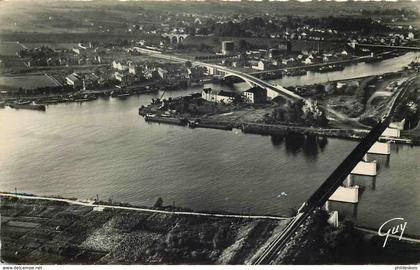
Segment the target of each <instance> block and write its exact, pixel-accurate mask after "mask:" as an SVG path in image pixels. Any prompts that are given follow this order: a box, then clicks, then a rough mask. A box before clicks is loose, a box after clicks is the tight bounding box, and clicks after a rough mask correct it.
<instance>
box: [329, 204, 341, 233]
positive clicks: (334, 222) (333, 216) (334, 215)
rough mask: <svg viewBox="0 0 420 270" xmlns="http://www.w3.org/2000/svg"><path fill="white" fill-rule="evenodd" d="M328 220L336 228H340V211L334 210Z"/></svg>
mask: <svg viewBox="0 0 420 270" xmlns="http://www.w3.org/2000/svg"><path fill="white" fill-rule="evenodd" d="M327 203H328V202H327ZM327 222H328V224H330V225H331V226H333V227H334V228H338V225H339V222H338V211H332V212H331V213H330V217H329V218H328V220H327Z"/></svg>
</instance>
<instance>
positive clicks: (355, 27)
mask: <svg viewBox="0 0 420 270" xmlns="http://www.w3.org/2000/svg"><path fill="white" fill-rule="evenodd" d="M304 23H305V24H309V25H316V26H318V27H321V28H329V29H334V30H337V31H339V32H351V31H358V32H360V33H361V34H365V35H366V34H373V33H378V32H384V31H386V30H388V27H387V26H386V25H383V24H380V23H378V22H376V21H374V20H372V19H371V18H366V17H362V18H354V17H333V16H329V17H322V18H307V19H306V20H304Z"/></svg>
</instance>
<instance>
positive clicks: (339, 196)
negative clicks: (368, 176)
mask: <svg viewBox="0 0 420 270" xmlns="http://www.w3.org/2000/svg"><path fill="white" fill-rule="evenodd" d="M328 200H330V201H337V202H348V203H358V202H359V186H354V187H342V186H339V187H338V188H337V190H336V191H335V192H334V193H333V194H332V195H331V197H330V198H329V199H328Z"/></svg>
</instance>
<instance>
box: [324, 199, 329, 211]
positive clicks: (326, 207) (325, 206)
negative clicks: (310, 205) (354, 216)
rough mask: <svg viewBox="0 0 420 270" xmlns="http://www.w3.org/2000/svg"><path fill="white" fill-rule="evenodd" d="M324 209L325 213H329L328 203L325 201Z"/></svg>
mask: <svg viewBox="0 0 420 270" xmlns="http://www.w3.org/2000/svg"><path fill="white" fill-rule="evenodd" d="M324 209H325V211H327V212H329V211H330V201H328V200H327V201H326V202H325V204H324Z"/></svg>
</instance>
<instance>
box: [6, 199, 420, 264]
mask: <svg viewBox="0 0 420 270" xmlns="http://www.w3.org/2000/svg"><path fill="white" fill-rule="evenodd" d="M32 196H33V198H30V197H32ZM0 199H1V200H0V213H1V215H2V221H1V222H2V224H1V225H2V226H1V231H0V234H1V238H2V254H1V259H2V261H3V262H7V263H15V264H133V263H135V264H252V263H253V262H254V261H255V260H256V258H258V257H259V256H260V255H261V254H262V252H263V251H264V250H265V249H266V248H267V247H268V246H269V245H270V243H271V242H272V241H274V239H275V238H276V237H277V235H278V234H279V233H281V232H282V231H283V230H284V229H285V228H286V226H287V224H288V220H275V219H264V218H247V217H244V218H237V217H216V216H186V215H179V214H177V213H176V212H168V213H162V212H147V211H146V212H141V211H135V210H133V209H127V208H103V207H100V206H99V205H96V206H95V205H86V204H85V205H84V204H83V203H84V202H86V201H83V200H76V199H75V198H70V199H64V198H61V197H60V198H56V197H48V200H47V198H45V199H42V197H35V196H34V195H29V196H25V195H14V194H10V195H7V194H2V195H1V196H0ZM64 200H68V201H64ZM72 201H74V202H75V203H69V202H72ZM76 202H79V203H76ZM97 203H99V202H97ZM114 204H116V203H114ZM110 205H112V204H111V203H110ZM117 205H118V203H117ZM155 208H156V207H155ZM169 208H170V206H169ZM151 209H152V208H151ZM327 218H328V215H327V213H326V212H325V211H323V210H317V211H315V212H314V213H313V214H312V216H311V218H310V219H308V222H306V223H305V224H304V225H303V226H302V227H301V228H300V229H299V231H298V232H297V233H296V235H295V236H293V237H292V239H291V240H290V242H289V244H288V245H287V246H286V248H285V249H284V250H282V251H281V253H280V254H279V255H278V256H277V257H276V258H275V259H274V263H275V264H289V265H290V264H300V265H301V264H389V263H396V262H397V261H398V263H407V264H413V263H418V262H419V258H418V256H417V254H418V251H419V248H420V245H419V244H418V243H415V242H410V241H406V240H404V239H405V238H404V239H403V241H398V239H393V238H390V239H389V240H388V246H390V247H392V248H390V249H383V248H382V241H383V239H382V237H379V236H377V235H375V234H374V233H373V234H372V233H371V232H368V233H365V232H364V231H363V230H360V229H359V228H358V227H355V226H354V225H353V224H352V223H349V222H346V221H343V223H341V224H340V226H339V227H338V228H333V227H331V226H330V225H329V224H328V223H327ZM355 246H357V249H354V248H353V247H355ZM314 250H315V251H316V252H314Z"/></svg>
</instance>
